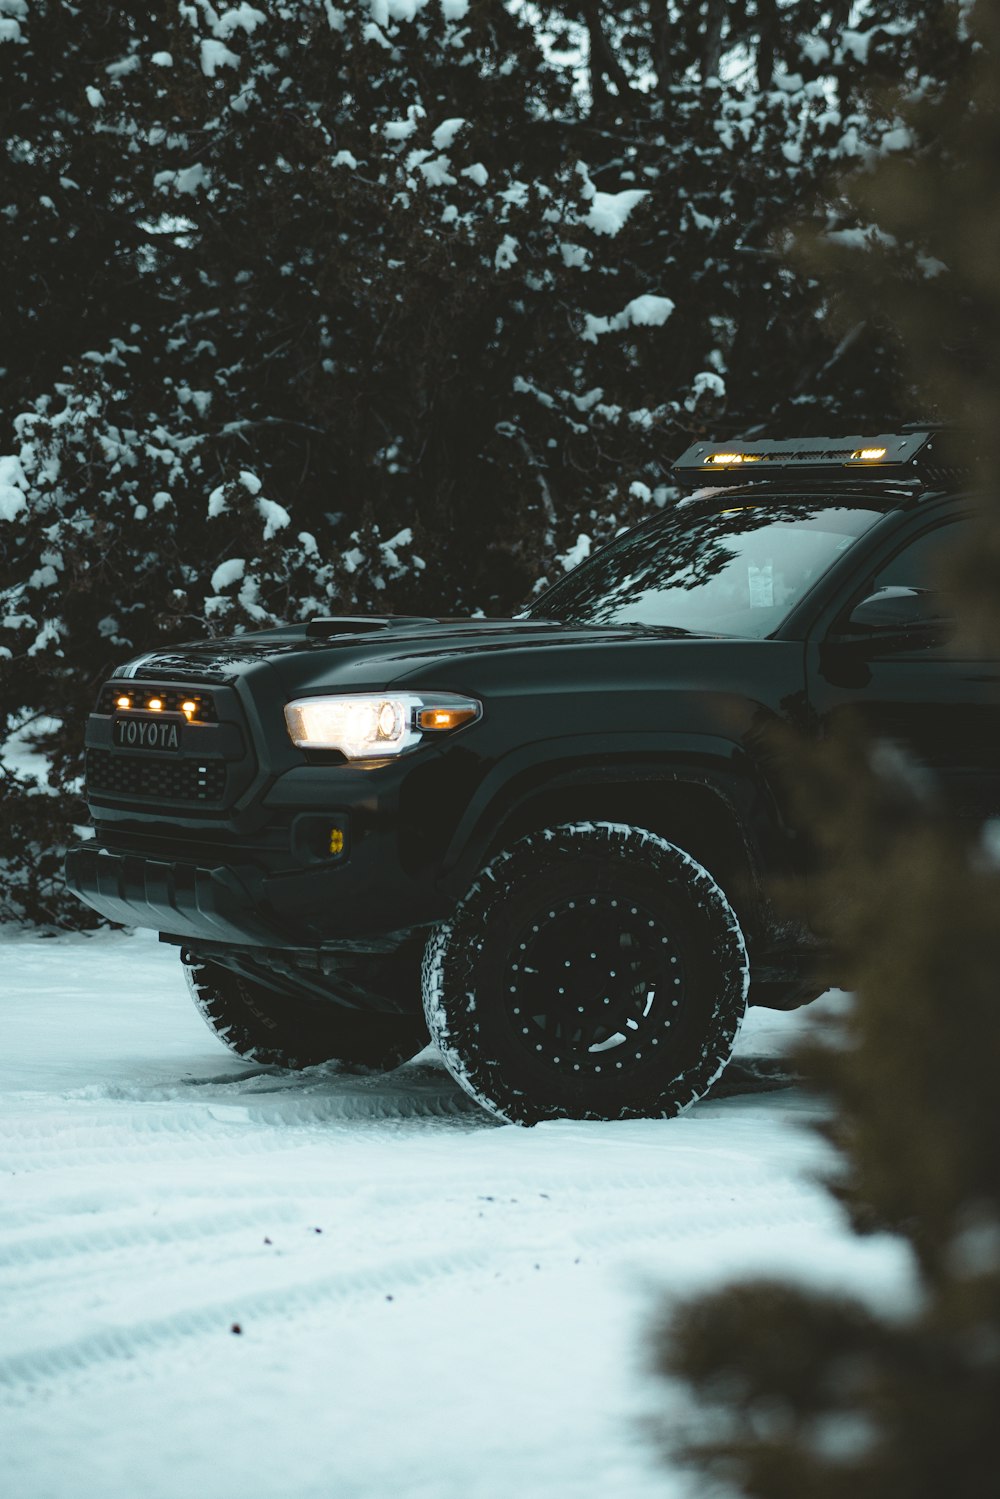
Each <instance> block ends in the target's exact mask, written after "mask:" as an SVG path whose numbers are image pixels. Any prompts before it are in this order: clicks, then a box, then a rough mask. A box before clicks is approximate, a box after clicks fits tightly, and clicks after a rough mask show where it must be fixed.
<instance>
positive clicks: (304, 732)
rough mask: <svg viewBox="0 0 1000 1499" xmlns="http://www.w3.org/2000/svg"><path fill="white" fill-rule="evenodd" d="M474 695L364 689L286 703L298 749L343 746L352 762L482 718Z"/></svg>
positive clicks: (396, 752)
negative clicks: (455, 695)
mask: <svg viewBox="0 0 1000 1499" xmlns="http://www.w3.org/2000/svg"><path fill="white" fill-rule="evenodd" d="M482 711H483V709H482V704H481V703H477V702H476V700H475V698H468V697H454V696H452V695H451V694H450V693H446V692H438V693H434V695H433V696H431V695H430V694H428V695H427V696H426V697H423V696H418V695H417V694H416V693H412V692H401V693H395V694H393V695H391V696H390V695H389V694H388V693H385V694H383V693H376V692H360V693H356V694H352V695H351V696H350V697H346V696H343V697H342V696H340V695H338V696H337V697H304V698H299V699H298V700H297V701H296V702H294V703H288V704H286V706H285V722H286V724H287V725H288V732H289V734H290V736H291V738H292V742H293V743H294V744H297V745H298V747H299V749H324V750H340V752H341V754H343V755H346V756H347V758H348V760H373V759H381V758H383V757H385V756H388V755H401V754H402V753H403V751H404V750H408V749H413V748H414V747H415V746H416V745H418V744H419V743H420V742H421V740H422V739H423V737H424V735H430V736H434V735H437V734H447V733H450V732H452V731H453V730H454V729H460V728H462V727H464V725H465V724H470V723H475V721H476V719H477V718H480V717H481V716H482Z"/></svg>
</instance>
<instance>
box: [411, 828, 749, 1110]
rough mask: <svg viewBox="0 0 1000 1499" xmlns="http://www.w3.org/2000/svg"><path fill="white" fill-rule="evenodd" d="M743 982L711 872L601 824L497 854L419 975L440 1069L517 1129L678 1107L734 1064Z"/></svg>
mask: <svg viewBox="0 0 1000 1499" xmlns="http://www.w3.org/2000/svg"><path fill="white" fill-rule="evenodd" d="M748 987H749V965H748V962H747V953H746V946H745V943H744V940H743V933H742V931H741V929H740V924H739V921H738V920H737V917H736V915H735V912H734V911H733V908H732V906H731V905H730V903H729V901H728V899H727V898H726V896H725V894H724V893H723V891H722V890H721V888H720V887H719V885H718V884H717V883H716V881H715V880H714V878H713V877H712V876H711V875H710V874H709V873H708V871H707V870H706V869H704V868H703V867H702V865H701V864H699V863H698V862H697V861H696V860H695V859H693V858H692V857H691V855H690V854H687V853H685V851H684V850H683V849H681V848H678V847H677V846H676V845H674V844H672V843H668V842H667V840H666V839H664V838H661V837H658V836H657V835H656V834H653V833H650V832H647V831H645V830H644V829H642V828H635V827H630V826H627V825H625V824H620V823H607V822H606V823H572V824H567V825H564V826H560V827H554V828H547V829H544V830H543V831H541V832H537V833H530V834H528V836H527V837H524V838H522V839H520V840H519V841H518V842H517V843H515V844H513V845H512V846H511V848H509V849H508V850H506V851H505V852H503V853H500V854H498V855H497V856H496V857H495V858H494V859H493V860H492V861H491V862H490V864H489V865H488V866H487V867H486V868H485V869H484V870H483V872H482V873H481V874H480V876H479V877H478V879H477V880H476V882H475V884H474V885H473V886H472V889H471V890H470V891H469V893H468V895H466V896H465V898H464V900H462V901H461V903H460V904H459V906H458V909H457V910H456V912H455V915H454V916H453V918H452V919H451V920H450V921H448V922H446V923H444V924H443V925H442V926H440V927H438V928H437V929H436V931H435V932H434V933H433V934H432V936H431V938H430V941H429V942H428V945H427V949H426V952H425V955H424V966H423V991H424V1009H425V1014H426V1016H427V1022H428V1026H429V1029H430V1033H431V1037H432V1039H433V1040H434V1041H435V1042H436V1043H437V1045H438V1047H439V1048H440V1050H441V1054H442V1056H443V1057H444V1061H445V1065H446V1066H447V1067H448V1069H449V1071H450V1072H451V1073H452V1075H453V1076H454V1077H455V1078H456V1080H457V1081H458V1082H459V1083H460V1084H461V1086H462V1087H463V1088H464V1089H465V1090H466V1092H468V1093H470V1094H471V1095H472V1097H473V1098H475V1099H477V1100H478V1102H479V1103H481V1104H482V1105H483V1106H484V1107H485V1108H487V1109H488V1110H489V1111H490V1112H491V1113H492V1114H494V1115H496V1116H497V1117H498V1118H500V1119H504V1120H507V1121H508V1122H511V1123H516V1124H533V1123H536V1122H537V1121H539V1120H543V1119H559V1118H572V1119H626V1118H636V1117H640V1118H641V1117H664V1116H670V1115H674V1114H678V1113H680V1111H681V1110H682V1109H685V1108H687V1107H688V1106H689V1105H690V1104H692V1103H694V1102H695V1101H696V1100H697V1099H699V1098H700V1097H701V1096H702V1095H703V1094H704V1093H705V1092H707V1090H708V1088H709V1087H710V1086H711V1085H712V1083H713V1082H714V1081H715V1079H716V1078H717V1077H718V1076H719V1074H720V1073H721V1072H722V1070H723V1068H724V1067H725V1065H726V1063H727V1062H728V1060H729V1058H730V1056H731V1055H732V1049H733V1044H734V1041H735V1039H736V1033H737V1031H738V1029H739V1025H740V1022H741V1020H742V1018H743V1015H744V1013H745V1010H746V1000H747V990H748Z"/></svg>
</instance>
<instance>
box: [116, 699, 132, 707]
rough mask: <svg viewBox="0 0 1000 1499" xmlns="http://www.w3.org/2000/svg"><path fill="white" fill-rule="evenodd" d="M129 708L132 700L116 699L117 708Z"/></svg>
mask: <svg viewBox="0 0 1000 1499" xmlns="http://www.w3.org/2000/svg"><path fill="white" fill-rule="evenodd" d="M131 706H132V699H131V698H130V697H120V698H119V699H118V707H119V708H131Z"/></svg>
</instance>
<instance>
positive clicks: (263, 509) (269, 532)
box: [257, 496, 292, 541]
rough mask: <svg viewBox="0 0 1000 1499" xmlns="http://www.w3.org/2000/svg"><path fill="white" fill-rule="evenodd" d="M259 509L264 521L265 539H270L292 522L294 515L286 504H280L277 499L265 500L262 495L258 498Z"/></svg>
mask: <svg viewBox="0 0 1000 1499" xmlns="http://www.w3.org/2000/svg"><path fill="white" fill-rule="evenodd" d="M257 510H258V513H259V514H260V517H261V519H262V520H263V521H264V540H265V541H270V540H271V537H272V536H274V535H275V534H276V533H277V532H278V531H280V530H282V529H283V528H284V527H285V526H288V525H290V524H291V520H292V517H291V516H290V515H289V513H288V511H287V510H286V509H285V507H284V505H279V504H278V502H277V500H265V499H264V498H263V497H262V496H260V497H258V499H257Z"/></svg>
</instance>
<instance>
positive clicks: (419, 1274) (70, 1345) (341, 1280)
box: [0, 1247, 492, 1392]
mask: <svg viewBox="0 0 1000 1499" xmlns="http://www.w3.org/2000/svg"><path fill="white" fill-rule="evenodd" d="M491 1259H492V1251H491V1250H490V1249H489V1248H488V1247H483V1248H482V1249H471V1248H467V1249H461V1250H454V1249H453V1250H450V1251H449V1250H445V1251H439V1252H437V1253H435V1254H428V1255H425V1256H420V1257H419V1258H415V1257H413V1256H408V1257H406V1258H403V1259H398V1260H387V1261H384V1262H383V1263H381V1264H377V1265H372V1266H368V1267H365V1268H364V1269H358V1270H343V1271H339V1272H337V1273H334V1274H331V1275H325V1276H322V1277H319V1278H318V1279H316V1280H312V1281H306V1282H300V1283H299V1284H297V1285H292V1286H287V1287H276V1288H274V1289H271V1290H263V1291H249V1292H246V1293H244V1294H241V1295H236V1296H232V1297H230V1298H227V1299H223V1300H219V1301H214V1302H211V1303H208V1304H206V1305H203V1306H199V1307H191V1308H189V1309H187V1310H184V1311H179V1312H175V1313H173V1314H172V1315H171V1316H168V1317H161V1318H151V1319H149V1320H147V1321H144V1322H132V1323H130V1324H129V1325H128V1326H116V1327H109V1328H106V1329H103V1330H102V1331H100V1332H93V1333H87V1334H84V1335H83V1336H82V1337H80V1338H75V1339H72V1340H70V1341H69V1342H66V1343H61V1344H58V1345H52V1346H49V1347H46V1348H39V1349H33V1350H31V1351H29V1352H26V1353H21V1354H14V1355H13V1356H11V1357H8V1358H0V1390H8V1391H15V1392H16V1391H17V1390H18V1389H19V1388H20V1387H23V1386H32V1385H34V1384H36V1383H38V1382H39V1381H41V1380H46V1379H52V1378H58V1377H61V1376H64V1375H67V1374H78V1373H85V1372H87V1371H89V1370H90V1369H92V1368H93V1367H94V1366H95V1365H98V1364H106V1363H109V1362H110V1363H114V1362H118V1361H120V1360H133V1359H135V1358H137V1357H139V1356H141V1355H142V1354H144V1353H151V1352H154V1351H159V1350H160V1349H163V1348H168V1347H170V1346H172V1345H175V1344H178V1343H181V1342H183V1341H184V1340H186V1339H188V1338H191V1337H198V1336H205V1335H210V1336H224V1335H227V1334H228V1331H229V1328H230V1327H231V1325H232V1324H233V1323H234V1322H239V1323H240V1324H241V1325H242V1324H243V1323H244V1322H247V1323H249V1322H250V1321H251V1319H255V1318H256V1319H261V1318H264V1317H281V1318H286V1317H289V1316H300V1315H302V1314H303V1313H305V1312H309V1311H312V1310H314V1309H315V1308H317V1307H321V1306H326V1305H330V1304H335V1303H337V1302H343V1301H347V1300H362V1299H365V1298H368V1297H371V1298H374V1297H377V1296H381V1297H384V1296H386V1295H390V1294H395V1293H397V1292H398V1291H399V1289H400V1287H401V1286H402V1287H404V1288H406V1289H409V1290H413V1289H416V1288H420V1287H423V1286H425V1285H428V1284H430V1283H432V1282H433V1281H436V1280H441V1279H448V1278H450V1277H452V1276H454V1275H457V1274H460V1273H462V1272H468V1271H470V1270H476V1269H480V1268H482V1267H483V1266H485V1265H488V1263H489V1262H490V1260H491Z"/></svg>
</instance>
